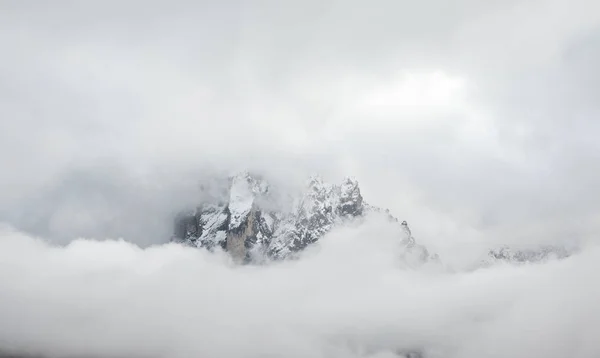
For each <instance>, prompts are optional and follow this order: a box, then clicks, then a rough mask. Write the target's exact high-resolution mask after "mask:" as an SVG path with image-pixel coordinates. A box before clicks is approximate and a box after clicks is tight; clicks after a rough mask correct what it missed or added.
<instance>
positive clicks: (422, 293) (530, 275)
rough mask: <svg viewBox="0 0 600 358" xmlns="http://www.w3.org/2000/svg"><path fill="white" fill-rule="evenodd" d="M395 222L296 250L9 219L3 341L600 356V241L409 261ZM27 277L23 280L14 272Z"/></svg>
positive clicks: (101, 352)
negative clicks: (271, 256)
mask: <svg viewBox="0 0 600 358" xmlns="http://www.w3.org/2000/svg"><path fill="white" fill-rule="evenodd" d="M392 233H393V230H392V228H391V224H389V223H388V224H386V223H385V222H383V221H377V220H371V221H367V222H366V223H364V224H363V225H359V226H354V227H344V228H341V229H339V230H336V231H334V232H332V233H330V234H329V235H328V236H326V237H325V238H323V239H322V240H321V241H319V243H318V244H317V245H316V246H314V247H312V248H311V249H309V250H307V251H306V252H305V253H304V254H303V257H302V258H301V259H299V260H296V261H293V262H282V263H278V264H273V265H269V266H238V265H234V264H233V263H232V262H231V260H230V259H229V258H228V256H227V255H226V254H223V253H215V254H211V253H208V252H207V251H204V250H198V249H194V248H186V247H183V246H179V245H175V244H170V245H160V246H153V247H149V248H146V249H142V248H140V247H138V246H136V245H134V244H131V243H127V242H125V241H122V240H121V241H103V242H99V241H94V240H89V239H78V240H75V241H73V242H71V243H70V244H69V245H67V246H65V247H57V246H52V245H50V244H48V243H47V242H45V241H44V240H41V239H39V238H32V237H29V236H27V235H24V234H22V233H19V232H15V231H12V230H9V229H4V230H3V232H2V238H1V240H0V245H1V250H0V262H1V263H2V270H1V271H0V272H1V273H0V287H1V288H0V293H1V294H0V315H1V316H2V318H3V319H2V321H1V323H0V337H1V339H0V344H1V345H2V347H3V348H4V349H5V350H6V349H13V350H15V351H20V352H27V353H30V354H43V355H45V356H56V357H61V356H65V357H68V356H81V357H87V356H90V357H126V356H127V357H190V356H217V357H393V356H394V355H393V353H394V352H400V351H405V352H408V351H418V352H421V353H423V354H425V356H426V357H463V358H470V357H473V358H475V357H505V356H507V355H510V356H512V357H531V356H536V357H548V358H551V357H565V356H573V357H595V356H597V355H598V353H599V352H600V345H599V343H598V341H597V339H596V338H597V335H598V333H599V330H600V318H599V317H600V312H599V307H598V305H597V302H598V299H600V289H599V288H598V285H596V284H595V282H597V280H598V279H599V277H598V274H597V273H598V272H600V270H598V262H600V261H599V258H600V251H599V250H598V248H597V247H594V248H590V249H588V250H586V251H584V252H582V253H580V254H578V255H576V256H572V257H571V258H568V259H566V260H562V261H550V262H547V263H544V264H530V265H521V266H514V265H509V264H505V265H498V266H493V267H491V268H485V269H478V270H475V271H468V272H455V273H449V272H448V271H447V270H445V269H444V268H443V267H439V266H437V265H433V266H428V265H426V266H424V267H420V268H416V267H410V266H409V265H407V264H406V262H405V261H404V260H402V259H401V257H402V246H401V245H400V244H399V242H398V241H397V237H395V236H394V235H393V234H392ZM15 278H18V279H15Z"/></svg>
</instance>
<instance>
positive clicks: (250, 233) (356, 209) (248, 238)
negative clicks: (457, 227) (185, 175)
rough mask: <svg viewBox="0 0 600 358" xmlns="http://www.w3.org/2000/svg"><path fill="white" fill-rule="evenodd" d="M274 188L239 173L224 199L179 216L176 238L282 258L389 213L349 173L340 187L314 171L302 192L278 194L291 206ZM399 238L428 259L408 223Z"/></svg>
mask: <svg viewBox="0 0 600 358" xmlns="http://www.w3.org/2000/svg"><path fill="white" fill-rule="evenodd" d="M272 189H273V188H272V187H271V186H270V185H269V183H267V181H266V180H264V179H263V178H262V177H260V176H258V175H255V174H251V173H250V172H247V171H245V172H241V173H238V174H236V175H233V176H230V177H229V188H228V192H227V193H226V195H225V197H226V200H225V202H221V201H219V202H218V203H217V204H215V203H199V205H198V207H197V209H196V211H195V212H194V213H193V214H181V215H180V216H179V217H178V219H177V222H176V230H175V238H174V240H175V241H179V242H183V243H186V244H188V245H192V246H196V247H205V248H208V249H212V248H214V247H216V246H220V247H221V248H223V249H224V250H226V251H228V252H230V253H231V254H232V256H234V258H235V259H237V260H238V261H255V260H262V259H265V258H268V259H283V258H287V257H290V256H293V255H295V253H297V252H299V251H301V250H302V249H304V248H305V247H306V246H308V245H311V244H313V243H314V242H316V241H318V240H319V239H320V238H322V237H323V236H324V235H325V234H326V233H328V232H329V231H330V230H332V229H333V228H334V227H336V226H338V225H342V224H344V223H345V222H348V221H350V220H354V219H356V218H362V217H363V216H365V215H366V214H374V215H385V217H386V218H388V219H390V220H391V221H392V222H394V223H397V222H398V220H397V219H396V218H394V217H393V216H391V215H390V214H389V211H387V210H385V214H384V210H382V209H379V208H376V207H373V206H370V205H368V204H366V203H365V202H364V200H363V197H362V195H361V191H360V188H359V184H358V181H357V180H356V179H354V178H351V177H346V178H344V180H343V181H342V182H341V184H339V185H333V184H329V183H326V182H325V181H324V180H323V179H322V178H321V177H320V176H318V175H313V176H311V177H310V178H309V179H308V181H307V185H306V188H305V189H304V191H303V192H301V193H300V194H299V195H298V194H292V193H287V194H285V193H280V192H277V190H275V192H277V193H278V195H280V196H283V197H288V196H294V198H293V199H292V200H291V204H292V207H286V205H285V204H282V203H273V202H272V201H273V200H274V199H273V198H274V197H275V195H273V190H272ZM398 236H399V242H400V243H402V244H404V245H405V246H406V248H407V250H408V251H412V252H413V253H414V254H415V256H416V257H417V258H418V260H427V259H428V257H429V254H428V252H427V250H426V249H425V248H424V247H422V246H419V245H416V244H415V241H414V238H413V237H412V234H411V232H410V230H408V226H407V224H405V223H403V225H398Z"/></svg>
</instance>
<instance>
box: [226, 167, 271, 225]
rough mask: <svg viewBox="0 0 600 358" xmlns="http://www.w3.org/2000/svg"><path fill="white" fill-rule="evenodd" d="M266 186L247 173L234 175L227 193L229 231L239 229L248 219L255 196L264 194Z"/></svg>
mask: <svg viewBox="0 0 600 358" xmlns="http://www.w3.org/2000/svg"><path fill="white" fill-rule="evenodd" d="M267 190H268V185H267V183H266V182H264V181H262V180H256V179H254V178H253V177H251V176H250V174H249V173H248V172H244V173H242V174H240V175H236V176H234V177H233V178H232V182H231V190H230V193H229V212H230V214H231V221H230V222H229V230H234V229H237V228H239V227H240V225H242V223H243V222H244V221H245V220H246V218H247V217H248V214H249V213H250V211H252V207H253V206H254V200H255V198H256V195H257V194H261V193H265V192H266V191H267Z"/></svg>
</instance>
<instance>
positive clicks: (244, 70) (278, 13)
mask: <svg viewBox="0 0 600 358" xmlns="http://www.w3.org/2000/svg"><path fill="white" fill-rule="evenodd" d="M2 6H3V9H2V11H0V12H1V15H0V17H1V18H0V20H1V21H0V23H1V25H0V46H1V47H2V49H3V51H2V52H3V56H1V58H0V65H1V66H0V68H1V69H0V116H1V117H2V118H3V119H2V121H1V122H0V133H1V134H0V149H1V150H0V164H1V165H2V168H4V169H5V170H3V175H2V178H0V184H1V188H2V190H0V199H1V201H0V202H1V203H2V204H0V215H1V217H0V220H3V221H6V222H8V223H10V224H12V225H14V226H16V227H19V228H21V229H24V230H29V231H31V232H34V233H37V234H44V235H49V236H48V237H55V238H56V239H55V240H58V241H60V242H65V241H66V240H68V238H69V237H73V236H78V235H83V236H91V237H99V238H102V237H115V236H123V237H129V240H132V241H134V242H137V243H139V244H141V245H147V244H149V243H158V242H164V241H165V240H166V238H164V237H163V233H166V232H168V229H167V228H168V227H169V225H170V222H169V218H170V216H169V215H171V214H170V213H171V212H172V211H173V210H174V208H176V207H178V206H186V205H188V201H189V200H188V198H193V195H194V194H192V191H193V184H192V183H194V182H195V181H196V180H199V179H200V178H201V177H202V176H203V175H204V174H200V173H198V172H201V173H202V171H203V168H206V167H211V168H218V169H219V170H233V169H235V168H244V167H258V168H261V169H263V170H265V171H271V172H275V176H277V177H281V178H287V179H289V178H294V179H296V180H297V178H299V177H303V176H304V175H306V174H307V173H309V172H314V171H319V172H322V173H323V174H324V175H325V176H326V177H328V178H331V179H332V180H336V181H337V180H338V179H339V178H340V177H341V176H344V175H354V176H356V177H358V179H359V180H360V181H361V183H362V187H363V191H364V193H365V196H366V198H367V199H368V200H369V201H370V202H372V203H374V204H376V205H379V206H383V207H389V208H390V209H391V210H392V211H393V212H394V213H395V214H396V215H397V216H399V217H402V218H406V219H407V220H409V221H410V222H411V223H412V227H413V230H414V231H415V235H417V236H418V237H420V238H421V240H422V241H425V242H427V243H428V244H430V245H433V246H437V247H438V248H439V249H440V250H451V247H463V246H462V245H467V246H469V245H471V243H473V242H481V241H483V242H486V243H487V242H494V243H496V242H501V241H503V242H507V241H513V242H520V243H523V242H527V243H529V242H531V243H533V242H539V241H560V240H588V239H591V238H593V236H594V232H595V231H596V229H597V228H598V226H599V221H598V211H597V209H596V206H597V205H596V203H597V201H598V199H600V198H598V197H597V195H596V194H594V193H595V190H594V184H595V182H596V178H595V173H596V172H597V171H596V162H597V160H596V155H595V153H596V152H597V151H596V147H597V144H596V141H595V137H594V134H595V133H596V132H597V131H596V129H597V128H596V127H597V126H598V125H597V123H596V122H597V121H596V120H595V119H596V116H597V114H598V105H597V103H596V102H597V101H596V100H595V99H596V97H597V96H595V95H594V94H596V92H597V91H598V83H599V82H598V71H597V69H596V68H595V67H596V66H595V63H596V62H597V61H594V59H595V58H597V57H598V53H599V52H598V51H599V50H598V49H599V46H598V34H599V33H600V32H599V26H600V16H599V15H598V14H600V11H597V10H598V4H597V3H596V2H594V1H586V0H578V1H574V2H569V3H567V2H565V1H554V0H544V1H542V0H540V1H509V2H506V1H493V2H485V3H482V2H480V1H467V0H464V1H449V2H440V1H422V2H418V3H415V2H403V1H400V2H399V1H376V2H369V3H368V4H367V3H366V2H360V1H351V2H347V1H344V2H341V1H326V2H321V1H307V2H293V3H290V2H286V3H281V2H275V1H265V2H261V3H248V2H239V1H224V2H208V1H204V2H185V1H179V2H170V3H169V4H167V3H164V2H144V3H143V4H142V3H141V2H129V3H127V4H118V3H116V2H111V1H108V2H102V3H100V2H96V3H86V4H83V3H76V2H68V3H67V2H65V3H62V4H56V3H54V4H45V3H43V4H42V3H39V2H37V3H28V2H20V3H18V4H16V3H15V4H10V5H8V4H5V5H2ZM96 163H100V164H96ZM102 163H113V164H110V165H105V164H102ZM107 168H113V169H107ZM114 168H118V169H114ZM82 171H84V172H85V171H87V172H86V173H83V174H82ZM158 173H169V175H167V176H165V175H162V176H161V175H159V174H158ZM174 178H179V179H174ZM282 180H283V179H282ZM289 180H291V179H289ZM142 182H144V183H152V184H139V183H142ZM173 193H186V194H185V195H183V194H173ZM94 197H101V199H90V198H94ZM149 203H150V204H149ZM63 205H64V207H63ZM69 210H71V211H72V210H76V211H77V212H79V213H80V215H79V216H78V217H80V218H81V220H82V222H78V220H77V219H76V218H75V216H73V217H72V218H71V219H70V220H64V221H60V222H61V224H57V223H56V220H58V219H57V217H59V216H60V215H61V214H59V213H65V214H64V215H67V216H72V215H71V214H67V213H69V212H70V211H69ZM99 211H102V212H104V211H107V212H110V214H109V215H108V214H107V215H106V216H105V218H104V219H102V220H99V222H95V220H91V221H90V219H88V218H89V217H94V216H96V215H99V216H100V217H103V215H100V214H98V212H99ZM148 217H152V218H154V219H153V222H157V223H158V222H160V223H163V224H161V225H158V224H157V225H158V226H153V225H144V224H143V223H142V222H140V223H139V224H138V220H141V221H145V218H148ZM142 218H144V219H142ZM53 223H54V224H53ZM84 223H87V224H84ZM124 223H126V224H124ZM159 226H160V227H161V228H160V229H158V227H159ZM157 233H160V234H157ZM149 237H152V239H148V238H149Z"/></svg>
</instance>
